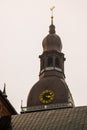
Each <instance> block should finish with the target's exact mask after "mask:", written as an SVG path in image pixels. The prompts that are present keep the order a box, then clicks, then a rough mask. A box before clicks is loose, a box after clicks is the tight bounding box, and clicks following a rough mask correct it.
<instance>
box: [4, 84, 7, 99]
mask: <svg viewBox="0 0 87 130" xmlns="http://www.w3.org/2000/svg"><path fill="white" fill-rule="evenodd" d="M3 96H4V97H6V98H7V94H6V84H5V83H4V89H3Z"/></svg>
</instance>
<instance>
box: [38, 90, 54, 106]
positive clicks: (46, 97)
mask: <svg viewBox="0 0 87 130" xmlns="http://www.w3.org/2000/svg"><path fill="white" fill-rule="evenodd" d="M39 99H40V102H42V103H43V104H49V103H51V102H52V101H53V100H54V92H53V91H52V90H48V89H46V90H44V91H43V92H42V93H41V94H40V96H39Z"/></svg>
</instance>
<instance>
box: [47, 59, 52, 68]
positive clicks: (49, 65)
mask: <svg viewBox="0 0 87 130" xmlns="http://www.w3.org/2000/svg"><path fill="white" fill-rule="evenodd" d="M52 66H53V58H52V57H49V58H48V59H47V67H52Z"/></svg>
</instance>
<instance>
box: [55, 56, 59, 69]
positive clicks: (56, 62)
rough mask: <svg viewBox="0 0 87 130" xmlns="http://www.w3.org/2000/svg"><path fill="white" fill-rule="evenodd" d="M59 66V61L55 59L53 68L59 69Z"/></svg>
mask: <svg viewBox="0 0 87 130" xmlns="http://www.w3.org/2000/svg"><path fill="white" fill-rule="evenodd" d="M59 66H60V65H59V59H58V58H56V59H55V67H59Z"/></svg>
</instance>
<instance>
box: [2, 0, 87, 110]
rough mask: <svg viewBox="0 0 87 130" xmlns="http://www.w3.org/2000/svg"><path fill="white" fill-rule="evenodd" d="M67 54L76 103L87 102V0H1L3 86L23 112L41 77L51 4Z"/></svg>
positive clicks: (67, 74) (69, 84)
mask: <svg viewBox="0 0 87 130" xmlns="http://www.w3.org/2000/svg"><path fill="white" fill-rule="evenodd" d="M53 5H54V6H55V10H54V24H55V26H56V33H57V34H58V35H59V36H60V37H61V39H62V44H63V50H62V52H63V53H64V54H65V57H66V62H65V75H66V82H67V84H68V86H69V88H70V90H71V93H72V95H73V98H74V101H75V105H76V106H82V105H87V0H0V89H1V90H3V85H4V82H5V83H6V86H7V87H6V90H7V95H8V99H9V100H10V102H11V103H12V105H13V106H14V107H15V109H16V110H17V111H18V112H20V106H21V100H23V106H26V101H27V96H28V93H29V91H30V89H31V87H32V86H33V85H34V83H36V82H37V81H38V79H39V76H38V75H39V68H40V65H39V58H38V56H39V55H40V54H41V53H42V40H43V38H44V37H45V36H46V35H47V34H48V31H49V30H48V27H49V25H50V9H49V8H50V7H51V6H53Z"/></svg>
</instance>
